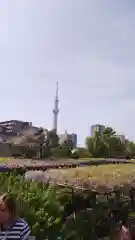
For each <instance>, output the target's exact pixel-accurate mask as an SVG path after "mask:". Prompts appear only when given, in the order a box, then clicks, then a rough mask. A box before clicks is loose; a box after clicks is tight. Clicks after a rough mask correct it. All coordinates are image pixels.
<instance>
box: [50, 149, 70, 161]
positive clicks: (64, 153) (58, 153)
mask: <svg viewBox="0 0 135 240" xmlns="http://www.w3.org/2000/svg"><path fill="white" fill-rule="evenodd" d="M51 155H52V156H53V157H55V158H68V157H69V156H70V150H69V148H68V147H56V148H52V149H51Z"/></svg>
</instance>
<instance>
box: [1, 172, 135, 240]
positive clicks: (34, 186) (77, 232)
mask: <svg viewBox="0 0 135 240" xmlns="http://www.w3.org/2000/svg"><path fill="white" fill-rule="evenodd" d="M0 189H1V193H2V192H12V194H13V195H14V196H15V198H16V199H17V202H18V203H19V205H20V209H21V211H20V213H21V216H22V217H23V218H24V219H25V220H26V221H27V222H28V223H29V225H30V227H31V229H32V235H34V236H35V237H36V239H40V240H44V239H49V240H56V239H58V237H61V238H60V239H62V240H66V239H71V240H75V239H77V240H78V239H83V240H85V239H86V240H87V239H96V237H105V236H108V235H110V234H111V232H113V233H114V231H115V229H116V227H117V226H118V223H119V221H120V220H122V219H124V218H125V216H127V214H128V213H129V212H134V210H135V201H134V192H132V194H131V192H129V195H128V196H127V197H126V198H125V197H124V195H123V193H121V190H120V189H118V188H117V189H115V192H114V193H113V194H112V195H110V194H109V195H101V196H99V195H96V193H95V192H92V191H91V190H89V191H88V192H86V193H84V192H76V191H73V189H70V188H60V187H57V188H56V187H50V185H48V184H42V183H39V182H30V181H26V180H24V177H23V176H21V175H17V174H16V173H0Z"/></svg>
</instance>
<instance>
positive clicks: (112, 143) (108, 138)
mask: <svg viewBox="0 0 135 240" xmlns="http://www.w3.org/2000/svg"><path fill="white" fill-rule="evenodd" d="M86 146H87V149H88V151H89V153H91V155H92V156H93V157H119V156H121V157H124V156H126V155H127V154H130V153H131V152H133V151H132V150H133V149H134V150H135V148H134V147H133V145H132V144H130V147H129V146H128V145H127V142H126V141H122V140H121V139H120V138H118V137H117V136H116V135H115V131H114V130H113V129H112V128H110V127H107V128H105V130H104V131H103V132H102V133H100V134H99V133H98V132H95V135H94V136H93V137H87V138H86ZM131 149H132V150H131Z"/></svg>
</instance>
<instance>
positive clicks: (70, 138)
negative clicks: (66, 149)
mask: <svg viewBox="0 0 135 240" xmlns="http://www.w3.org/2000/svg"><path fill="white" fill-rule="evenodd" d="M65 142H69V145H71V147H72V148H76V146H77V134H76V133H71V134H69V133H67V132H65V133H64V134H59V144H60V145H62V144H64V143H65Z"/></svg>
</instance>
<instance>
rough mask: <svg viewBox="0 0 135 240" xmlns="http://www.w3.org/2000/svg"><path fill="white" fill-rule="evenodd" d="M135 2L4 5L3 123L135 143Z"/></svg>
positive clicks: (0, 5)
mask: <svg viewBox="0 0 135 240" xmlns="http://www.w3.org/2000/svg"><path fill="white" fill-rule="evenodd" d="M134 23H135V1H133V0H128V1H127V0H119V1H117V0H113V1H111V0H110V1H108V0H12V1H11V0H0V121H5V120H12V119H17V120H24V121H30V122H32V123H33V125H34V126H43V127H45V128H48V129H51V128H52V127H53V113H52V110H53V107H54V96H55V89H56V82H57V81H58V82H59V101H60V102H59V109H60V111H59V118H58V120H59V121H58V131H59V132H64V131H65V130H67V131H68V132H69V133H71V132H75V133H77V134H78V144H79V145H83V144H84V142H85V138H86V136H89V135H90V126H91V125H92V124H104V125H109V126H112V127H113V128H114V129H115V130H116V132H117V133H118V134H125V135H126V137H128V138H129V139H131V140H134V141H135V28H134Z"/></svg>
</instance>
